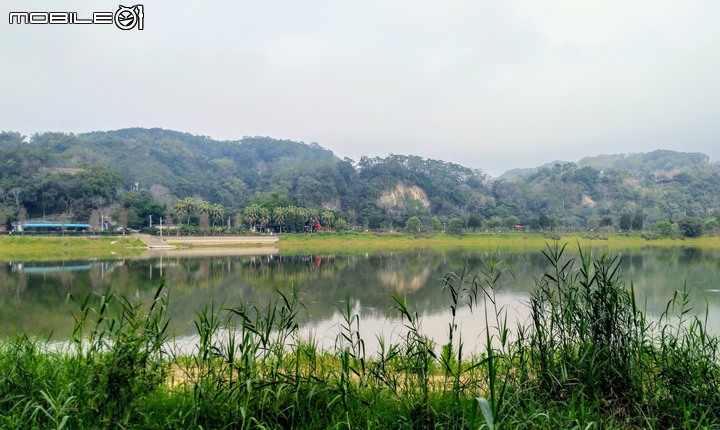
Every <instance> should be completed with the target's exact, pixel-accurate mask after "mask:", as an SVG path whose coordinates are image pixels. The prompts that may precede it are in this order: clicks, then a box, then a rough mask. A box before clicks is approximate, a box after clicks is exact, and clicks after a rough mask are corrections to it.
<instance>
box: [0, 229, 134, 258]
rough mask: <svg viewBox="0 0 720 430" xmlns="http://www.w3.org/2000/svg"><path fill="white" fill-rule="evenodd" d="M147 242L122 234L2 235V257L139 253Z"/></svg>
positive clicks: (108, 255)
mask: <svg viewBox="0 0 720 430" xmlns="http://www.w3.org/2000/svg"><path fill="white" fill-rule="evenodd" d="M144 249H145V245H143V243H142V242H140V241H138V240H137V239H134V238H131V237H123V236H95V237H91V236H14V235H13V236H0V261H52V260H72V259H85V258H123V257H131V256H137V255H139V254H141V253H142V251H143V250H144Z"/></svg>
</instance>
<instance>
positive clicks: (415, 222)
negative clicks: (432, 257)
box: [405, 216, 422, 233]
mask: <svg viewBox="0 0 720 430" xmlns="http://www.w3.org/2000/svg"><path fill="white" fill-rule="evenodd" d="M421 228H422V221H420V218H418V217H417V216H411V217H410V218H408V220H407V221H406V222H405V230H407V231H410V232H413V233H419V232H420V229H421Z"/></svg>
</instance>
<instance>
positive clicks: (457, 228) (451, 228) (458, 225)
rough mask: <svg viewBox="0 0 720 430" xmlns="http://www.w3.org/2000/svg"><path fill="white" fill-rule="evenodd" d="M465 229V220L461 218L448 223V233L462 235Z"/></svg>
mask: <svg viewBox="0 0 720 430" xmlns="http://www.w3.org/2000/svg"><path fill="white" fill-rule="evenodd" d="M464 227H465V220H464V219H462V218H460V217H458V218H453V219H451V220H450V222H449V223H448V232H449V233H455V234H461V233H462V230H463V228H464Z"/></svg>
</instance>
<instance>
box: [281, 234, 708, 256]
mask: <svg viewBox="0 0 720 430" xmlns="http://www.w3.org/2000/svg"><path fill="white" fill-rule="evenodd" d="M554 239H560V240H562V241H563V242H568V243H579V244H580V245H581V246H582V247H583V248H587V247H591V248H593V249H596V250H607V251H618V250H630V249H641V248H644V247H679V246H685V247H697V248H703V249H720V238H718V237H700V238H693V239H660V240H646V239H643V238H642V237H640V236H639V235H620V234H616V235H609V236H588V235H558V236H553V237H549V236H547V235H544V234H539V233H527V234H526V233H467V234H463V235H461V236H458V235H449V234H436V235H432V236H415V235H411V234H404V233H382V234H377V233H320V234H284V235H282V236H281V239H280V242H278V244H277V247H278V248H280V249H281V250H282V251H283V252H288V253H293V252H297V253H305V252H336V253H344V252H371V251H374V250H407V249H414V248H433V249H439V250H442V249H457V248H472V249H478V250H484V251H494V250H498V249H500V250H507V251H513V250H537V249H542V248H543V247H544V246H545V243H547V242H549V241H553V240H554Z"/></svg>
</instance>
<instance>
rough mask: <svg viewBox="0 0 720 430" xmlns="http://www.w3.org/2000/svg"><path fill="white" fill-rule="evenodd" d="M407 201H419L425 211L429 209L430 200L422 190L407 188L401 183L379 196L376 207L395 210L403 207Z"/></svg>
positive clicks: (413, 187)
mask: <svg viewBox="0 0 720 430" xmlns="http://www.w3.org/2000/svg"><path fill="white" fill-rule="evenodd" d="M408 199H412V200H417V201H419V202H420V203H422V205H423V206H424V207H425V208H426V209H427V208H429V207H430V199H428V196H427V194H425V191H424V190H423V189H422V188H420V187H418V186H415V185H412V186H409V187H408V186H407V185H405V184H404V183H402V182H398V183H397V185H396V186H395V188H393V189H392V190H390V191H386V192H384V193H383V194H382V195H380V198H378V206H380V207H383V208H396V207H400V206H403V205H404V204H405V202H406V201H407V200H408Z"/></svg>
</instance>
